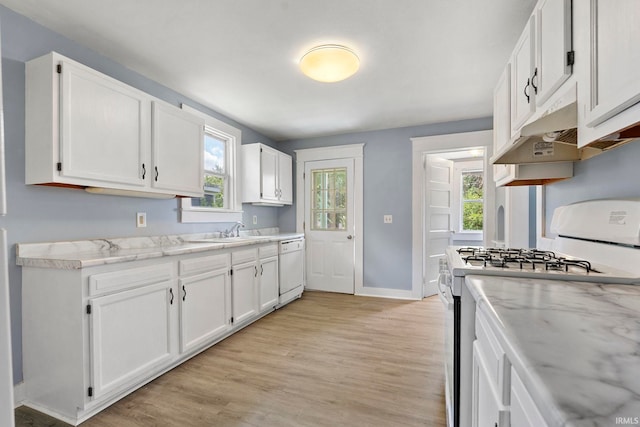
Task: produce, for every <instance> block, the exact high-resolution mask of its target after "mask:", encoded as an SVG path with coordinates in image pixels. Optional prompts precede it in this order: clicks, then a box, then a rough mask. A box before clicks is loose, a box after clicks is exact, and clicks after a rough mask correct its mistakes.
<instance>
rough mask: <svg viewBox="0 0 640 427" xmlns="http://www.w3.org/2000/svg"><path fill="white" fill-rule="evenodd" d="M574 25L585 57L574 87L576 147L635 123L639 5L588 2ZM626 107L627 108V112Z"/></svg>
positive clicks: (639, 96) (639, 93)
mask: <svg viewBox="0 0 640 427" xmlns="http://www.w3.org/2000/svg"><path fill="white" fill-rule="evenodd" d="M576 6H579V7H580V8H584V10H582V9H580V13H579V16H578V18H577V19H578V24H579V25H580V28H581V29H582V28H584V29H586V31H584V32H582V31H581V32H580V34H579V36H580V41H581V43H582V45H584V51H585V54H586V55H587V56H588V59H587V60H586V62H585V66H584V68H583V70H584V76H583V79H584V84H582V82H581V84H580V85H579V89H580V92H579V109H578V112H579V113H578V114H579V116H580V118H579V126H580V128H579V132H578V136H579V145H580V146H584V145H586V144H587V143H589V142H592V141H594V140H596V139H598V138H602V137H603V136H606V135H609V134H610V133H614V132H618V131H620V130H623V129H626V128H628V127H630V126H633V125H635V124H637V123H638V122H640V119H639V118H638V117H640V104H638V102H639V101H640V78H638V68H640V50H639V49H638V45H640V26H639V25H638V21H639V20H640V5H639V4H638V2H637V0H616V1H602V0H590V1H588V2H586V1H585V2H580V3H579V4H576V5H574V7H576ZM630 107H631V108H630Z"/></svg>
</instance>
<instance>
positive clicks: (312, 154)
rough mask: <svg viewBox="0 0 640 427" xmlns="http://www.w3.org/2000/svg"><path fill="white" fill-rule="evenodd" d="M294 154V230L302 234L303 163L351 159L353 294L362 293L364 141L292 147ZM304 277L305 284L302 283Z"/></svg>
mask: <svg viewBox="0 0 640 427" xmlns="http://www.w3.org/2000/svg"><path fill="white" fill-rule="evenodd" d="M294 152H295V154H296V232H298V233H304V231H305V230H304V208H305V206H304V200H305V198H304V191H305V183H304V170H305V163H306V162H315V161H319V160H337V159H352V160H353V196H354V197H353V202H354V206H353V214H354V234H353V236H354V239H355V241H354V245H355V254H354V260H353V261H354V263H353V274H354V278H353V279H354V281H353V285H354V295H359V294H362V293H363V291H364V283H363V260H364V231H363V206H364V197H363V194H364V182H363V176H364V175H363V167H364V159H363V157H364V156H363V152H364V144H348V145H339V146H334V147H320V148H306V149H302V150H294ZM306 280H307V279H306V277H305V283H306Z"/></svg>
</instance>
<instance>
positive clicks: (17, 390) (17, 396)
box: [13, 381, 25, 408]
mask: <svg viewBox="0 0 640 427" xmlns="http://www.w3.org/2000/svg"><path fill="white" fill-rule="evenodd" d="M24 397H25V396H24V381H22V382H19V383H18V384H16V385H14V386H13V404H14V408H17V407H18V406H22V404H23V402H24Z"/></svg>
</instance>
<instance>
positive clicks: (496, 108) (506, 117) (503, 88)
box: [493, 64, 511, 181]
mask: <svg viewBox="0 0 640 427" xmlns="http://www.w3.org/2000/svg"><path fill="white" fill-rule="evenodd" d="M510 140H511V64H507V66H506V67H505V69H504V71H503V72H502V75H501V76H500V79H499V80H498V84H497V85H496V88H495V90H494V92H493V152H494V153H498V152H500V151H501V150H502V148H503V147H504V146H505V145H507V144H509V142H510ZM510 167H511V166H510V165H494V166H493V179H494V181H498V180H500V179H501V178H503V177H504V176H505V175H507V174H508V173H509V168H510Z"/></svg>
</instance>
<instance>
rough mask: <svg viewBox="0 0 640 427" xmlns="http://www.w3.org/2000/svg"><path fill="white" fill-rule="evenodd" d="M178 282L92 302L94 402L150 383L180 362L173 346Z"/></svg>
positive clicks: (90, 322)
mask: <svg viewBox="0 0 640 427" xmlns="http://www.w3.org/2000/svg"><path fill="white" fill-rule="evenodd" d="M173 283H175V282H173V281H166V282H162V283H157V284H154V285H149V286H144V287H142V288H136V289H132V290H128V291H124V292H118V293H115V294H111V295H107V296H103V297H98V298H94V299H92V300H90V301H89V302H90V307H91V314H90V317H89V319H90V321H89V336H90V355H91V384H90V386H91V387H93V396H94V397H99V396H101V395H103V394H105V393H107V392H109V391H112V390H115V389H117V388H119V387H121V386H124V385H126V384H130V383H132V382H135V381H136V380H139V379H140V378H142V377H147V376H149V375H151V374H153V373H154V372H156V371H158V370H159V369H161V368H162V367H164V366H166V365H167V364H168V363H170V362H171V361H172V360H173V358H174V353H175V352H174V349H173V348H172V341H171V325H170V323H171V305H172V302H175V301H173V300H174V298H173V297H172V296H171V293H172V291H171V289H172V285H173Z"/></svg>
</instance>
